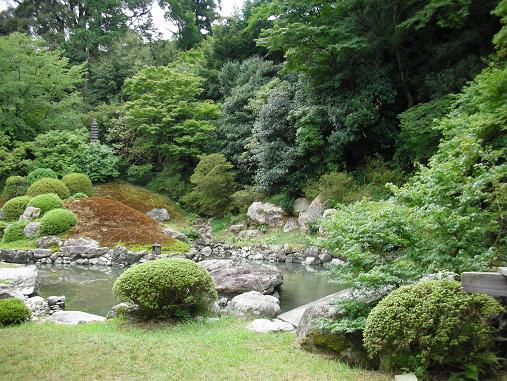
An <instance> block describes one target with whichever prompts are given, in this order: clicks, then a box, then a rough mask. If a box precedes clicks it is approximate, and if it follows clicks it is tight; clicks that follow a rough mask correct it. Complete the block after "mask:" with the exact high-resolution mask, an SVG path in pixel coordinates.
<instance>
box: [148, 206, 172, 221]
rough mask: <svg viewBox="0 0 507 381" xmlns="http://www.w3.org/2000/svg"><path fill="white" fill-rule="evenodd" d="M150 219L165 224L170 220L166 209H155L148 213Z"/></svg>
mask: <svg viewBox="0 0 507 381" xmlns="http://www.w3.org/2000/svg"><path fill="white" fill-rule="evenodd" d="M146 215H147V216H148V217H151V218H153V219H154V220H155V221H158V222H164V221H167V220H169V218H170V216H169V212H168V211H167V209H165V208H155V209H152V210H150V211H149V212H147V213H146Z"/></svg>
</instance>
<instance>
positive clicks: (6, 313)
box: [0, 298, 32, 326]
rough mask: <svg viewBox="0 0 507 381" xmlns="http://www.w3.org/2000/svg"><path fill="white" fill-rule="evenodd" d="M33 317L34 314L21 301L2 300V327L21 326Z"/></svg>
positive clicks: (0, 309) (0, 315)
mask: <svg viewBox="0 0 507 381" xmlns="http://www.w3.org/2000/svg"><path fill="white" fill-rule="evenodd" d="M31 316H32V312H31V311H30V309H29V308H28V307H27V306H26V305H25V303H23V302H22V301H21V300H19V299H16V298H7V299H3V300H0V325H3V326H5V325H11V324H20V323H22V322H24V321H26V320H28V319H30V317H31Z"/></svg>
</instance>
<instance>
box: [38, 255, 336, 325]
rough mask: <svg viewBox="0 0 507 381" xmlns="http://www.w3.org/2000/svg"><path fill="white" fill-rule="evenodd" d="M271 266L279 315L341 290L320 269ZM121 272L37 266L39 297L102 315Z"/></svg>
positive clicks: (113, 300) (108, 306)
mask: <svg viewBox="0 0 507 381" xmlns="http://www.w3.org/2000/svg"><path fill="white" fill-rule="evenodd" d="M275 266H276V267H278V268H279V269H280V271H281V272H282V274H283V284H282V289H281V291H280V307H281V309H282V312H285V311H288V310H291V309H292V308H295V307H299V306H300V305H303V304H305V303H309V302H311V301H313V300H315V299H319V298H322V297H324V296H326V295H329V294H332V293H333V292H337V291H340V290H341V289H342V288H340V286H339V285H336V284H333V283H330V282H329V281H328V276H327V274H326V273H325V272H324V271H322V269H321V268H312V267H307V266H303V265H300V264H297V263H279V264H275ZM123 271H125V268H120V267H94V266H79V265H68V266H64V265H41V266H40V267H39V277H40V282H41V286H40V290H39V293H40V294H41V296H43V297H48V296H50V295H65V296H66V301H65V304H66V309H67V310H78V311H84V312H89V313H93V314H97V315H102V316H105V315H106V314H107V312H108V311H109V309H110V308H111V307H112V306H114V305H115V304H117V303H118V300H117V299H116V298H115V297H114V296H113V294H112V292H111V289H112V287H113V283H114V281H115V280H116V278H118V277H119V276H120V274H121V273H122V272H123Z"/></svg>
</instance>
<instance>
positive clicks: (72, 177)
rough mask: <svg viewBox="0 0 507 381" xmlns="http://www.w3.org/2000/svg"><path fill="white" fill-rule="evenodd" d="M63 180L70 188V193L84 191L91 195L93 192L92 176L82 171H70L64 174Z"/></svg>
mask: <svg viewBox="0 0 507 381" xmlns="http://www.w3.org/2000/svg"><path fill="white" fill-rule="evenodd" d="M62 181H63V183H64V184H65V185H66V186H67V188H69V191H70V194H76V193H84V194H86V195H87V196H91V195H92V193H93V185H92V182H91V180H90V178H89V177H88V176H86V175H84V174H82V173H69V174H67V175H65V176H63V179H62Z"/></svg>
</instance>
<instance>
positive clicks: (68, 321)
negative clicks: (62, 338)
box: [46, 311, 106, 325]
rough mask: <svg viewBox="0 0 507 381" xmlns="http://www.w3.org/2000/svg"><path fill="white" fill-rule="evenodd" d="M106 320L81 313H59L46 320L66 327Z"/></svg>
mask: <svg viewBox="0 0 507 381" xmlns="http://www.w3.org/2000/svg"><path fill="white" fill-rule="evenodd" d="M104 320H106V318H105V317H103V316H99V315H93V314H89V313H87V312H81V311H58V312H55V313H54V314H53V315H51V316H48V317H47V318H46V321H50V322H53V323H56V324H65V325H76V324H83V323H95V322H99V321H104Z"/></svg>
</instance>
